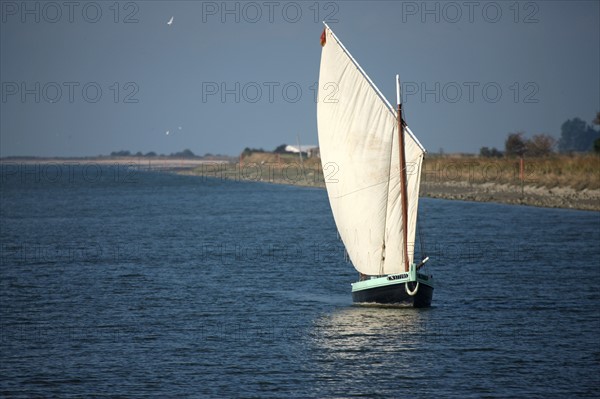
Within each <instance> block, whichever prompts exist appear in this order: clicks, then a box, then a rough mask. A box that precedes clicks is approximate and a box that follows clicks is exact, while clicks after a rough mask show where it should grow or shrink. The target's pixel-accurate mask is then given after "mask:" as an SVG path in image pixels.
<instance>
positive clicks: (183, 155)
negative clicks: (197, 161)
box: [170, 148, 196, 158]
mask: <svg viewBox="0 0 600 399" xmlns="http://www.w3.org/2000/svg"><path fill="white" fill-rule="evenodd" d="M170 156H171V157H174V158H195V157H196V155H195V154H194V153H193V152H192V151H191V150H189V149H187V148H186V149H185V150H183V151H180V152H176V153H174V154H171V155H170Z"/></svg>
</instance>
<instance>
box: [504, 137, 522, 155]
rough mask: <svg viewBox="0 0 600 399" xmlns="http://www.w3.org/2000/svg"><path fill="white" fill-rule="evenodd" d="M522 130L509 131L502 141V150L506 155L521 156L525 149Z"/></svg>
mask: <svg viewBox="0 0 600 399" xmlns="http://www.w3.org/2000/svg"><path fill="white" fill-rule="evenodd" d="M523 134H524V133H523V132H517V133H509V135H508V137H507V138H506V141H505V142H504V152H505V153H506V155H507V156H523V154H524V153H525V151H526V150H527V146H526V140H525V139H524V138H523Z"/></svg>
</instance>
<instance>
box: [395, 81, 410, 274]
mask: <svg viewBox="0 0 600 399" xmlns="http://www.w3.org/2000/svg"><path fill="white" fill-rule="evenodd" d="M401 100H402V99H401V96H400V75H396V103H397V104H398V115H397V119H398V142H399V144H400V145H399V147H400V194H401V197H402V243H403V244H402V245H403V249H404V271H405V272H408V269H409V267H408V242H407V241H408V198H406V193H407V191H408V190H407V189H406V153H405V149H404V126H405V123H404V120H403V119H402V101H401Z"/></svg>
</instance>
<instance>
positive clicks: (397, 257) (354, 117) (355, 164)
mask: <svg viewBox="0 0 600 399" xmlns="http://www.w3.org/2000/svg"><path fill="white" fill-rule="evenodd" d="M322 39H323V38H322ZM324 39H325V44H324V45H323V50H322V54H321V69H320V74H319V98H318V105H317V120H318V129H319V146H320V152H321V162H322V164H323V167H324V172H325V180H326V181H325V183H326V186H327V193H328V196H329V202H330V204H331V209H332V211H333V216H334V219H335V222H336V225H337V227H338V230H339V232H340V236H341V238H342V240H343V242H344V245H345V247H346V250H347V252H348V255H349V256H350V260H351V261H352V263H353V265H354V267H355V268H356V269H357V270H358V271H359V272H361V273H363V274H368V275H383V274H393V273H399V272H402V271H404V257H405V256H408V260H409V263H410V262H412V261H413V254H414V238H415V231H416V222H417V208H418V201H419V184H420V176H421V164H422V161H423V154H424V149H423V147H422V146H421V144H420V143H419V142H418V141H417V139H416V138H415V137H414V135H413V134H412V132H411V131H410V130H409V129H408V128H406V129H404V135H405V154H406V163H407V198H408V232H407V237H408V239H407V241H408V254H404V249H403V248H404V242H403V232H402V228H403V224H402V202H401V194H400V192H401V187H400V165H399V159H400V155H399V154H400V148H399V140H398V125H397V119H396V111H395V110H394V109H393V108H391V106H390V105H389V103H388V102H387V101H386V100H385V98H384V97H383V96H382V95H381V93H380V92H379V90H378V89H377V88H376V87H375V85H374V84H373V83H372V82H371V80H370V79H369V77H368V76H367V75H366V74H365V73H364V71H363V70H362V68H361V67H360V66H359V65H358V63H356V61H355V60H354V59H353V58H352V56H351V55H350V53H348V51H347V50H346V49H345V48H344V46H343V45H342V43H341V42H340V41H339V40H338V39H337V37H336V36H335V35H334V34H333V32H332V31H331V30H330V29H329V27H326V29H325V37H324ZM390 81H391V79H390ZM390 83H391V82H390ZM333 171H336V172H335V173H333Z"/></svg>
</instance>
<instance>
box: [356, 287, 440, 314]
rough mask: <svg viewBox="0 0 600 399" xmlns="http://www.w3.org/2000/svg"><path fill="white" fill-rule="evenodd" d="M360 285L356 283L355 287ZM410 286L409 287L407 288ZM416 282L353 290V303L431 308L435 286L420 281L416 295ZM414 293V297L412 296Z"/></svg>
mask: <svg viewBox="0 0 600 399" xmlns="http://www.w3.org/2000/svg"><path fill="white" fill-rule="evenodd" d="M356 284H358V283H355V285H356ZM406 284H408V287H407V286H406ZM415 288H416V282H414V281H413V282H403V281H398V282H390V283H388V284H383V285H378V286H374V287H368V288H364V289H353V290H352V301H353V302H354V303H360V304H362V303H364V304H385V305H402V306H412V307H416V308H427V307H430V306H431V299H432V297H433V286H431V285H429V284H427V283H425V282H423V281H419V287H418V289H417V292H416V293H414V290H415ZM409 292H410V293H414V295H410V294H409Z"/></svg>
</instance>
